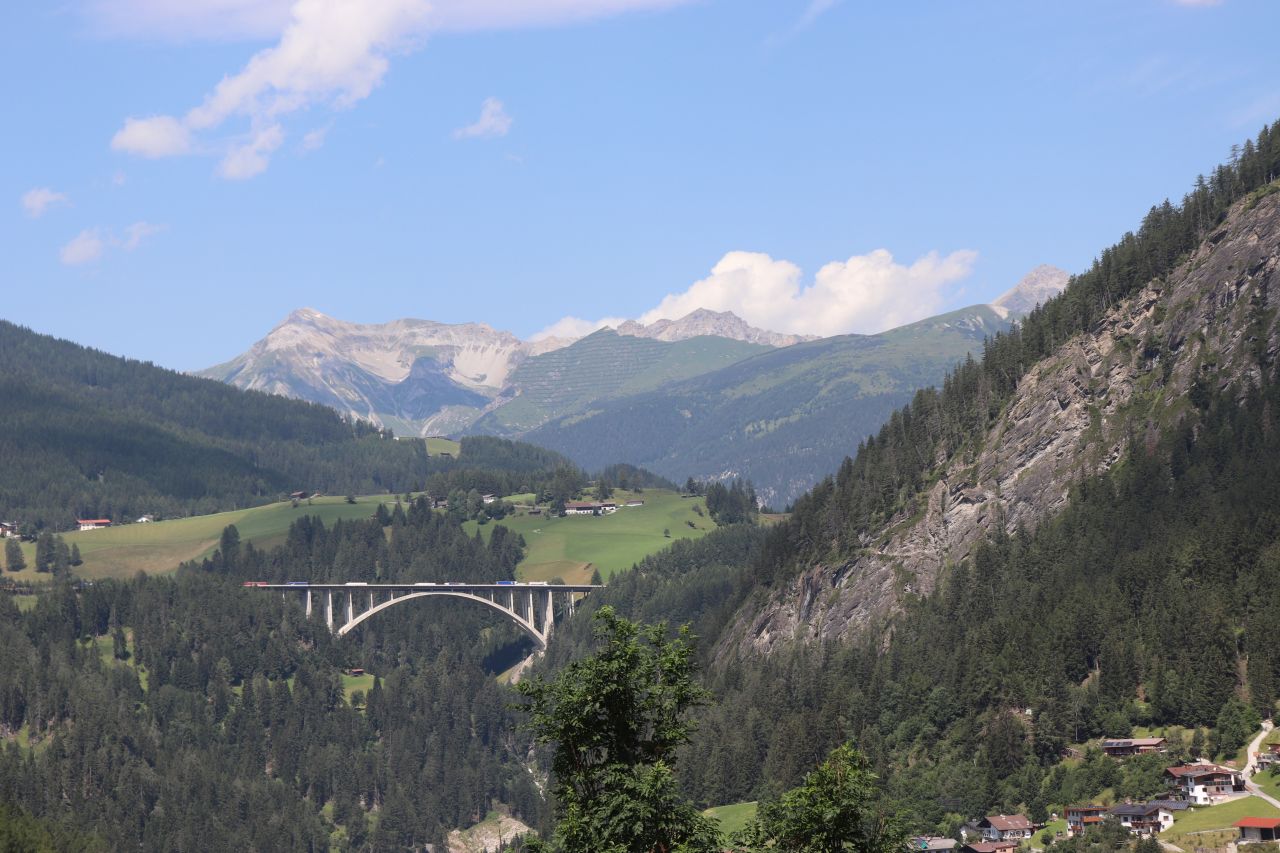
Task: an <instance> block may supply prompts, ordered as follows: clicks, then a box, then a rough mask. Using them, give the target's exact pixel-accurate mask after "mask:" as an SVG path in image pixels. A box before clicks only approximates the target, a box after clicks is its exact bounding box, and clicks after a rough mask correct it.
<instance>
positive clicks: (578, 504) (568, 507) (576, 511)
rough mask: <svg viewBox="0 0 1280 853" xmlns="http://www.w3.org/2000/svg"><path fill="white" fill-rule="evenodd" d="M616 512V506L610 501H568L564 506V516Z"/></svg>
mask: <svg viewBox="0 0 1280 853" xmlns="http://www.w3.org/2000/svg"><path fill="white" fill-rule="evenodd" d="M617 511H618V505H617V504H616V503H614V502H612V501H603V502H599V501H569V502H568V503H566V504H565V505H564V512H565V515H608V514H609V513H611V512H617Z"/></svg>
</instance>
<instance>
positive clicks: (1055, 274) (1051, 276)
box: [991, 264, 1071, 314]
mask: <svg viewBox="0 0 1280 853" xmlns="http://www.w3.org/2000/svg"><path fill="white" fill-rule="evenodd" d="M1070 279H1071V276H1070V275H1068V273H1067V271H1066V270H1063V269H1059V268H1058V267H1055V266H1053V265H1052V264H1041V265H1040V266H1038V267H1036V268H1035V269H1033V270H1032V271H1031V272H1029V273H1027V274H1026V275H1025V276H1023V277H1022V280H1021V281H1019V282H1018V283H1017V284H1015V285H1014V286H1013V287H1011V288H1009V290H1007V291H1005V292H1004V293H1003V294H1001V296H1000V298H999V299H997V300H996V301H995V302H992V303H991V304H992V305H993V306H995V307H996V308H1003V309H1004V310H1005V311H1007V312H1009V313H1010V314H1030V313H1031V311H1032V310H1033V309H1034V308H1035V307H1036V306H1037V305H1043V304H1044V303H1045V302H1047V301H1048V300H1050V299H1052V298H1053V297H1055V296H1057V295H1058V294H1059V293H1061V292H1062V291H1063V290H1065V289H1066V287H1067V282H1068V281H1069V280H1070Z"/></svg>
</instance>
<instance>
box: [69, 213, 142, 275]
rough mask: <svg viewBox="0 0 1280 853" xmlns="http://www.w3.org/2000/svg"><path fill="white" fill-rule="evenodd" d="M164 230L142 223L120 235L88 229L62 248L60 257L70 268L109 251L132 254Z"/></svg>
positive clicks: (136, 223) (123, 231)
mask: <svg viewBox="0 0 1280 853" xmlns="http://www.w3.org/2000/svg"><path fill="white" fill-rule="evenodd" d="M164 229H165V226H163V225H156V224H154V223H151V222H142V221H139V222H135V223H133V224H132V225H129V226H126V227H125V228H124V229H123V230H122V231H121V232H120V233H119V234H117V233H115V232H113V231H104V230H103V229H102V228H96V227H95V228H86V229H85V230H83V231H81V232H80V233H79V234H77V235H76V236H75V237H73V238H71V241H70V242H69V243H67V244H66V245H65V246H63V247H62V249H61V250H60V251H59V252H58V257H59V259H60V260H61V261H62V262H63V263H64V264H66V265H68V266H79V265H81V264H87V263H90V262H92V261H96V260H99V259H100V258H101V257H102V256H103V254H104V253H105V252H106V250H108V249H119V250H121V251H124V252H132V251H133V250H134V249H137V248H138V247H139V246H141V245H142V242H143V241H144V240H146V239H147V238H148V237H150V236H152V235H153V234H158V233H159V232H161V231H163V230H164Z"/></svg>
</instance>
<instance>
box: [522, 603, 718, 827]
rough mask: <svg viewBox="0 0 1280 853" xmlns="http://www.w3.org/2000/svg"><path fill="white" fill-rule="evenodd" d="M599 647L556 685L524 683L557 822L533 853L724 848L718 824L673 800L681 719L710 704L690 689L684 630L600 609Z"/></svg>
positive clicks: (684, 732) (685, 725) (685, 728)
mask: <svg viewBox="0 0 1280 853" xmlns="http://www.w3.org/2000/svg"><path fill="white" fill-rule="evenodd" d="M595 619H596V620H597V625H596V636H597V639H598V641H599V642H600V644H601V647H600V649H599V651H597V652H596V654H594V655H593V656H591V657H588V658H585V659H583V660H580V661H575V662H574V663H571V664H569V666H567V667H565V668H564V669H563V670H562V671H561V672H560V673H559V674H558V675H557V676H556V678H555V679H554V680H552V681H549V682H548V681H543V680H541V679H536V680H532V681H527V682H523V683H521V684H519V685H518V687H517V689H518V690H519V691H520V693H521V694H523V696H524V697H525V699H526V700H527V701H526V704H525V710H526V711H528V713H529V716H530V721H529V727H530V728H531V729H532V730H533V731H534V733H535V735H536V736H537V739H538V740H539V741H540V742H542V743H547V744H551V745H552V749H553V752H552V761H551V772H552V777H553V782H552V788H551V793H552V797H553V799H554V801H555V804H556V816H557V818H558V822H557V824H556V828H555V832H554V833H553V834H552V836H551V838H550V839H549V840H548V841H534V842H531V847H530V849H532V850H539V851H557V853H559V852H560V851H563V853H587V851H591V853H677V851H682V852H683V851H687V853H702V851H715V850H719V849H720V844H719V831H718V829H717V827H716V823H715V821H713V820H710V819H709V818H706V817H704V816H703V815H702V814H701V813H700V812H699V811H698V810H697V809H696V808H695V807H694V806H693V805H692V804H691V803H689V802H688V801H687V800H686V799H685V798H684V797H683V796H682V795H681V794H680V792H679V789H678V786H677V784H676V781H675V778H674V776H673V775H672V762H673V760H674V753H675V750H676V749H677V747H679V746H681V745H682V744H684V743H686V742H687V741H688V740H689V735H690V730H691V727H690V723H689V722H688V720H687V719H686V713H687V712H688V711H689V710H690V709H692V708H693V707H695V706H697V705H700V704H703V703H705V702H706V701H707V693H706V691H704V690H703V689H702V688H701V687H699V686H697V685H696V684H695V683H694V681H693V672H694V661H693V646H692V638H691V635H690V633H689V629H688V626H685V627H683V628H681V629H680V631H679V633H678V634H677V636H675V637H674V638H672V637H670V636H668V632H667V627H666V625H664V624H657V625H643V626H642V625H639V624H637V623H635V622H630V621H628V620H626V619H623V618H622V617H620V616H618V615H617V614H616V613H614V611H613V608H611V607H602V608H600V610H598V611H597V612H596V614H595Z"/></svg>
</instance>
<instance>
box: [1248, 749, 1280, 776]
mask: <svg viewBox="0 0 1280 853" xmlns="http://www.w3.org/2000/svg"><path fill="white" fill-rule="evenodd" d="M1254 761H1255V763H1257V765H1258V769H1259V770H1268V769H1270V768H1272V767H1275V766H1277V765H1280V743H1269V744H1267V746H1266V748H1265V749H1263V750H1262V751H1261V752H1259V753H1258V754H1257V755H1256V756H1255V757H1254Z"/></svg>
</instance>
